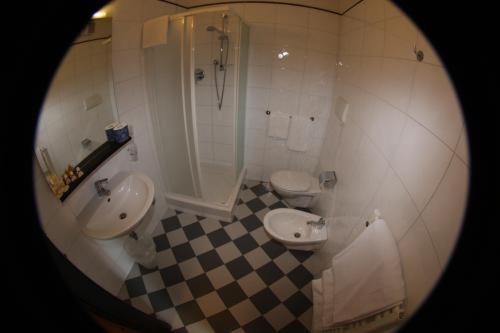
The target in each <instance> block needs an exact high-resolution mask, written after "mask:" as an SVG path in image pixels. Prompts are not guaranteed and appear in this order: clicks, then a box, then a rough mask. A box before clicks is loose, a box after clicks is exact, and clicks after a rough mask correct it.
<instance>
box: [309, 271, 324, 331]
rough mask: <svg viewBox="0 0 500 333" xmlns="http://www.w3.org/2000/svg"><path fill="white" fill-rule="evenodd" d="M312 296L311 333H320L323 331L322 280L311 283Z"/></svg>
mask: <svg viewBox="0 0 500 333" xmlns="http://www.w3.org/2000/svg"><path fill="white" fill-rule="evenodd" d="M311 288H312V294H313V319H312V332H321V330H322V329H323V287H322V280H321V279H316V280H312V281H311Z"/></svg>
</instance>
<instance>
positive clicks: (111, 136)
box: [104, 122, 118, 141]
mask: <svg viewBox="0 0 500 333" xmlns="http://www.w3.org/2000/svg"><path fill="white" fill-rule="evenodd" d="M116 126H118V123H116V122H114V123H111V124H109V125H108V126H106V127H104V131H105V132H106V138H107V139H108V141H115V131H114V128H115V127H116Z"/></svg>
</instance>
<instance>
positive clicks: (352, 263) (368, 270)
mask: <svg viewBox="0 0 500 333" xmlns="http://www.w3.org/2000/svg"><path fill="white" fill-rule="evenodd" d="M332 271H333V279H334V281H335V283H334V287H333V289H334V292H333V302H334V306H333V320H334V323H335V324H338V323H342V322H347V321H351V320H356V319H357V318H359V317H362V316H366V315H369V314H370V313H373V312H376V311H379V310H382V309H385V308H387V307H390V306H392V305H394V304H396V303H398V302H401V301H402V300H404V299H405V285H404V280H403V274H402V269H401V261H400V257H399V252H398V247H397V245H396V241H395V240H394V237H393V235H392V233H391V231H390V230H389V228H388V227H387V225H386V223H385V221H384V220H382V219H378V220H376V221H374V222H373V223H372V224H371V225H370V226H368V228H366V229H365V230H364V231H363V232H362V233H361V234H360V235H359V236H358V237H357V238H356V239H355V240H354V241H353V242H352V243H351V244H349V246H347V247H346V248H345V249H344V250H342V252H340V253H339V254H337V255H336V256H335V257H334V258H333V260H332Z"/></svg>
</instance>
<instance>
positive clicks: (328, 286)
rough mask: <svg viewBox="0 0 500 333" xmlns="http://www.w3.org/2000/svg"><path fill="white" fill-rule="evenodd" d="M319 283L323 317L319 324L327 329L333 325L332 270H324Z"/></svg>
mask: <svg viewBox="0 0 500 333" xmlns="http://www.w3.org/2000/svg"><path fill="white" fill-rule="evenodd" d="M321 282H322V287H323V316H322V318H321V323H322V325H323V327H329V326H331V325H333V323H334V318H333V313H334V305H335V302H334V299H333V296H334V290H335V288H334V281H333V272H332V269H331V268H330V269H326V270H324V271H323V274H322V275H321Z"/></svg>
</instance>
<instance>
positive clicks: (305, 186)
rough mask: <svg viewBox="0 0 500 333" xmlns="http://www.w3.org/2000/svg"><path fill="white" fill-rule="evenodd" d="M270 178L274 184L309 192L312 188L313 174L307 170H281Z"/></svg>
mask: <svg viewBox="0 0 500 333" xmlns="http://www.w3.org/2000/svg"><path fill="white" fill-rule="evenodd" d="M270 180H271V183H272V184H273V186H277V187H279V188H280V189H283V190H285V191H290V192H307V190H309V189H310V188H311V176H310V175H309V174H307V173H306V172H300V171H292V170H280V171H277V172H275V173H273V174H272V175H271V177H270Z"/></svg>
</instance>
